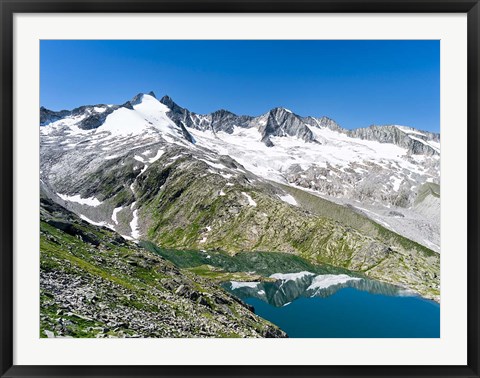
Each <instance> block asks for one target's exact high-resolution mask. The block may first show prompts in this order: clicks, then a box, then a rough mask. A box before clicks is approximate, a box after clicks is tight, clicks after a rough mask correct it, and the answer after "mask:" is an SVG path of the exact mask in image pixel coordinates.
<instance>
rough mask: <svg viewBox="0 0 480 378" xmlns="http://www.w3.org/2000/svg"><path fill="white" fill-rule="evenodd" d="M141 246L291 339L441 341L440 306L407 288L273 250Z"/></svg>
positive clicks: (145, 244)
mask: <svg viewBox="0 0 480 378" xmlns="http://www.w3.org/2000/svg"><path fill="white" fill-rule="evenodd" d="M141 245H142V246H143V247H144V248H146V249H148V250H150V251H152V252H155V253H157V254H159V255H160V256H162V257H164V258H165V259H167V260H169V261H171V262H173V263H174V264H175V265H177V266H178V267H179V268H181V269H187V270H189V271H192V272H194V273H196V274H199V275H202V276H204V277H207V278H210V279H212V280H214V281H216V282H218V283H219V284H220V285H221V286H222V287H223V288H224V289H225V290H226V291H228V292H230V293H231V294H233V295H235V296H236V297H238V298H240V299H241V300H243V301H244V302H245V303H247V304H249V305H251V306H253V307H254V309H255V313H256V314H257V315H259V316H261V317H263V318H264V319H267V320H268V321H270V322H272V323H273V324H275V325H277V326H278V327H280V328H281V329H282V330H284V331H285V332H286V333H287V334H288V336H289V337H290V338H438V337H440V305H439V304H438V303H436V302H434V301H431V300H427V299H424V298H422V297H420V296H418V295H416V294H415V293H413V292H411V291H409V290H406V289H404V288H401V287H398V286H395V285H391V284H387V283H383V282H379V281H374V280H371V279H368V278H366V277H365V276H363V275H361V274H359V273H357V272H351V271H348V270H345V269H340V268H336V267H332V266H327V265H313V264H311V263H309V262H308V261H306V260H304V259H302V258H301V257H298V256H295V255H291V254H286V253H277V252H242V253H238V254H236V255H234V256H231V255H228V254H226V253H224V252H220V251H181V250H170V249H163V248H158V247H157V246H155V245H153V244H152V243H149V242H141Z"/></svg>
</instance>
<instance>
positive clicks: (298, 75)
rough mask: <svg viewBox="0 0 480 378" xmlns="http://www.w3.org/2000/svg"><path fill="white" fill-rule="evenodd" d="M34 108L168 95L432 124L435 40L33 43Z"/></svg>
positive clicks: (213, 105) (360, 122) (242, 107)
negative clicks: (36, 55) (36, 64)
mask: <svg viewBox="0 0 480 378" xmlns="http://www.w3.org/2000/svg"><path fill="white" fill-rule="evenodd" d="M40 47H41V48H40V78H41V79H40V88H41V90H40V97H41V105H43V106H45V107H47V108H49V109H53V110H60V109H72V108H74V107H77V106H81V105H86V104H99V103H106V104H121V103H123V102H125V101H126V100H129V99H130V98H132V97H133V96H134V95H135V94H137V93H139V92H149V91H151V90H153V91H154V92H155V93H156V95H157V97H159V98H160V97H162V96H163V95H165V94H168V95H169V96H170V97H172V98H173V100H174V101H175V102H177V103H178V104H179V105H180V106H183V107H186V108H188V109H190V110H191V111H194V112H197V113H209V112H212V111H215V110H217V109H222V108H223V109H228V110H230V111H232V112H234V113H236V114H248V115H260V114H262V113H265V112H266V111H268V110H269V109H271V108H273V107H276V106H283V107H286V108H288V109H290V110H292V111H293V112H295V113H297V114H300V115H302V116H306V115H312V116H322V115H326V116H328V117H330V118H333V119H334V120H336V121H337V122H338V123H340V125H342V126H343V127H345V128H350V129H352V128H356V127H363V126H368V125H371V124H378V125H380V124H392V123H396V124H402V125H409V126H413V127H416V128H420V129H423V130H430V131H438V130H439V122H440V42H439V41H41V46H40Z"/></svg>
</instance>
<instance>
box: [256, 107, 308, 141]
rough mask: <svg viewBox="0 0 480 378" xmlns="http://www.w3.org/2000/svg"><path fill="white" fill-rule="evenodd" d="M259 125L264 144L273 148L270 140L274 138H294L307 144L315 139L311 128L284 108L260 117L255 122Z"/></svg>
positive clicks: (273, 110)
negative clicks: (287, 136)
mask: <svg viewBox="0 0 480 378" xmlns="http://www.w3.org/2000/svg"><path fill="white" fill-rule="evenodd" d="M254 123H256V124H259V129H258V130H259V131H260V133H261V135H262V142H264V143H265V144H266V145H267V146H268V147H272V146H273V143H272V141H271V140H270V137H272V136H280V137H281V136H286V135H289V136H294V137H297V138H299V139H301V140H303V141H305V142H313V141H314V140H315V137H314V136H313V133H312V131H311V130H310V129H309V127H308V126H307V125H306V124H305V122H303V120H302V119H301V118H300V117H299V116H297V115H296V114H293V113H292V112H291V111H289V110H287V109H284V108H275V109H272V110H270V111H269V112H268V113H267V114H266V115H263V116H260V117H258V118H257V119H255V120H254Z"/></svg>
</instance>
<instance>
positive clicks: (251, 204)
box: [242, 192, 257, 207]
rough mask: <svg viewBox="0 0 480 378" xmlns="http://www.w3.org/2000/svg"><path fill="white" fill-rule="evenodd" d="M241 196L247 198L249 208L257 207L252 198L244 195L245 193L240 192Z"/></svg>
mask: <svg viewBox="0 0 480 378" xmlns="http://www.w3.org/2000/svg"><path fill="white" fill-rule="evenodd" d="M242 194H243V195H244V196H245V197H247V200H248V204H249V205H250V206H253V207H257V203H256V202H255V201H254V200H253V198H252V197H250V196H249V195H248V194H247V193H245V192H242Z"/></svg>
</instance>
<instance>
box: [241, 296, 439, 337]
mask: <svg viewBox="0 0 480 378" xmlns="http://www.w3.org/2000/svg"><path fill="white" fill-rule="evenodd" d="M243 300H244V301H245V302H247V303H248V304H250V305H252V306H254V307H255V313H256V314H258V315H260V316H261V317H263V318H265V319H268V320H269V321H271V322H272V323H274V324H276V325H277V326H279V327H280V328H281V329H283V330H284V331H285V332H287V334H288V335H289V337H299V338H312V337H326V338H328V337H333V338H338V337H341V338H342V337H346V338H436V337H440V305H439V304H438V303H435V302H433V301H429V300H424V299H422V298H420V297H417V296H391V295H381V294H372V293H369V292H367V291H361V290H357V289H355V288H344V289H341V290H339V291H338V292H336V293H334V294H333V295H330V296H327V297H324V298H321V297H312V298H309V297H299V298H297V299H295V300H294V301H292V302H291V303H290V304H288V305H284V306H283V307H276V306H274V305H271V304H269V303H268V302H265V301H263V300H261V299H258V298H243Z"/></svg>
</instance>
